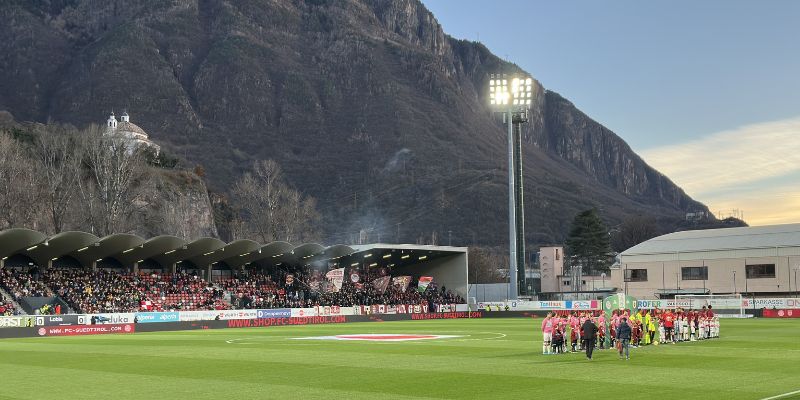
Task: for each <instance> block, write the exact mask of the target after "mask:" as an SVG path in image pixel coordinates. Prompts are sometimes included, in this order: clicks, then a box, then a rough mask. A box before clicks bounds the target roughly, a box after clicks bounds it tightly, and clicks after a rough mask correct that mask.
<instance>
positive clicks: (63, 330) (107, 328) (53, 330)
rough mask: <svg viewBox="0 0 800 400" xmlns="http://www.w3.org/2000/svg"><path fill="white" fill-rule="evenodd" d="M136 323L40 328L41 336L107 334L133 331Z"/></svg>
mask: <svg viewBox="0 0 800 400" xmlns="http://www.w3.org/2000/svg"><path fill="white" fill-rule="evenodd" d="M135 330H136V325H134V324H105V325H64V326H43V327H41V328H39V330H38V332H37V333H38V334H39V336H79V335H107V334H112V333H133V332H134V331H135Z"/></svg>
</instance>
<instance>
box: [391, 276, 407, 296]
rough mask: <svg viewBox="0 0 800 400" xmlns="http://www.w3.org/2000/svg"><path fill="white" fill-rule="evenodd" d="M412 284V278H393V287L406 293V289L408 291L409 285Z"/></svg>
mask: <svg viewBox="0 0 800 400" xmlns="http://www.w3.org/2000/svg"><path fill="white" fill-rule="evenodd" d="M409 284H411V277H410V276H395V277H394V278H392V286H394V287H395V288H397V290H399V291H401V292H403V293H405V292H406V289H408V285H409Z"/></svg>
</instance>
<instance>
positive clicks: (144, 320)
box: [136, 311, 180, 324]
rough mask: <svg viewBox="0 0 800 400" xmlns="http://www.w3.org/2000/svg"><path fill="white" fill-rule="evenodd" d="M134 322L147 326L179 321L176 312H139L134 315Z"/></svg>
mask: <svg viewBox="0 0 800 400" xmlns="http://www.w3.org/2000/svg"><path fill="white" fill-rule="evenodd" d="M136 321H137V322H139V323H140V324H149V323H154V322H177V321H180V317H179V315H178V312H177V311H171V312H140V313H136Z"/></svg>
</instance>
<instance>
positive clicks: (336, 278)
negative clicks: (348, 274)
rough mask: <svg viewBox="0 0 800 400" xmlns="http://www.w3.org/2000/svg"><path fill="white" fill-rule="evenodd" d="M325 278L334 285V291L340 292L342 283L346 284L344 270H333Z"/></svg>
mask: <svg viewBox="0 0 800 400" xmlns="http://www.w3.org/2000/svg"><path fill="white" fill-rule="evenodd" d="M325 277H326V278H328V280H329V281H330V282H331V283H333V291H334V292H338V291H339V290H341V289H342V283H343V282H344V268H337V269H332V270H330V271H328V273H327V274H325Z"/></svg>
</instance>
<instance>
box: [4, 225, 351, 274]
mask: <svg viewBox="0 0 800 400" xmlns="http://www.w3.org/2000/svg"><path fill="white" fill-rule="evenodd" d="M354 253H356V250H354V249H353V248H351V247H349V246H345V245H334V246H330V247H325V246H322V245H320V244H317V243H305V244H301V245H299V246H295V245H292V244H290V243H287V242H280V241H278V242H272V243H269V244H266V245H262V244H260V243H258V242H255V241H252V240H247V239H244V240H236V241H233V242H231V243H225V242H223V241H221V240H219V239H216V238H209V237H205V238H199V239H196V240H194V241H190V242H187V241H185V240H183V239H181V238H179V237H176V236H169V235H162V236H156V237H154V238H150V239H147V240H145V239H144V238H142V237H139V236H137V235H131V234H125V233H122V234H113V235H108V236H106V237H104V238H98V237H97V236H95V235H92V234H90V233H86V232H75V231H71V232H62V233H59V234H57V235H54V236H52V237H48V236H46V235H45V234H43V233H41V232H37V231H34V230H30V229H22V228H15V229H8V230H4V231H0V258H3V259H6V258H8V257H10V256H12V255H16V254H21V255H25V256H27V257H30V258H31V259H33V260H34V261H36V262H37V263H39V264H40V265H43V264H46V263H47V262H48V261H50V260H56V259H58V258H60V257H64V256H69V257H72V258H74V259H75V260H77V261H78V262H80V263H81V264H82V265H84V266H90V265H92V264H93V262H95V261H98V260H101V259H105V258H113V259H115V260H117V261H119V262H120V263H121V264H123V265H133V264H134V263H136V262H140V261H143V260H146V259H150V260H153V261H155V262H156V263H158V264H159V265H161V266H162V267H168V266H171V265H173V264H176V263H178V262H182V261H189V262H191V263H193V264H195V265H198V266H207V265H214V264H218V263H224V264H226V265H227V266H229V267H232V268H234V267H241V266H244V265H248V264H251V263H252V264H253V265H258V266H261V267H268V266H275V265H278V264H281V263H303V264H308V263H310V262H311V260H312V259H314V260H316V259H320V258H334V257H340V256H346V255H350V254H354Z"/></svg>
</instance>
